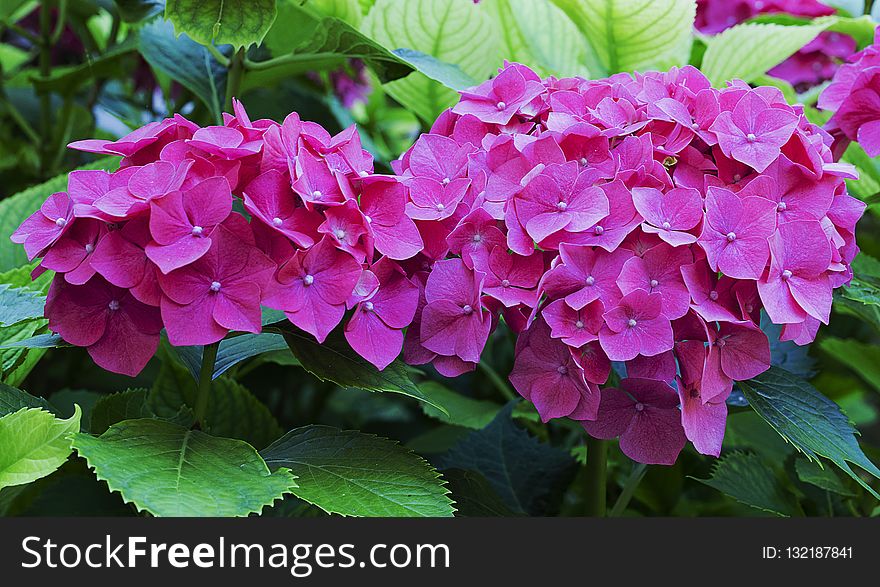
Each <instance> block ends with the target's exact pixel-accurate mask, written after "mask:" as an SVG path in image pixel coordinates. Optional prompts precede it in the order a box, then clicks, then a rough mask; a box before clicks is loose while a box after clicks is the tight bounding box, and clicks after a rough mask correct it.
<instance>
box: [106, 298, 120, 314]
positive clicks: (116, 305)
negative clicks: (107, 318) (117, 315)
mask: <svg viewBox="0 0 880 587" xmlns="http://www.w3.org/2000/svg"><path fill="white" fill-rule="evenodd" d="M107 307H108V308H110V311H111V312H115V311H116V310H118V309H119V300H110V303H109V304H107Z"/></svg>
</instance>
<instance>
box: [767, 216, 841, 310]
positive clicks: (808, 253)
mask: <svg viewBox="0 0 880 587" xmlns="http://www.w3.org/2000/svg"><path fill="white" fill-rule="evenodd" d="M770 250H771V253H772V254H771V261H770V269H769V271H768V272H767V273H766V274H765V275H764V277H763V278H762V279H761V280H760V281H758V292H759V294H760V295H761V301H762V302H763V303H764V308H765V309H766V310H767V315H768V316H769V317H770V320H772V321H773V322H775V323H776V324H790V323H797V322H803V320H804V319H805V318H806V317H807V316H808V315H809V316H812V317H813V318H815V319H816V320H819V321H821V322H823V323H824V324H828V318H829V315H830V313H831V284H830V283H829V282H828V275H827V273H826V271H827V270H828V267H829V265H830V264H831V246H830V245H829V243H828V238H827V237H826V236H825V232H824V231H823V230H822V226H821V225H820V224H819V223H818V222H816V221H815V220H798V221H795V222H789V223H787V224H783V225H782V226H780V227H779V230H778V231H777V233H776V234H775V235H773V238H772V239H770Z"/></svg>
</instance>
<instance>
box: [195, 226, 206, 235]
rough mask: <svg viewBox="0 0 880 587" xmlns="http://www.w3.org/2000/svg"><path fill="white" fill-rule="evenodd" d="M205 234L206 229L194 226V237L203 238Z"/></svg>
mask: <svg viewBox="0 0 880 587" xmlns="http://www.w3.org/2000/svg"><path fill="white" fill-rule="evenodd" d="M203 232H205V229H204V228H202V227H201V226H193V229H192V235H193V236H196V237H198V236H202V233H203Z"/></svg>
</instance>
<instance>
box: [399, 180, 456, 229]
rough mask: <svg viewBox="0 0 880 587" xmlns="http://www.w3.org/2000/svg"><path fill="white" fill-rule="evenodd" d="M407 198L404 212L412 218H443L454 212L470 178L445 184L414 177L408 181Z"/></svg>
mask: <svg viewBox="0 0 880 587" xmlns="http://www.w3.org/2000/svg"><path fill="white" fill-rule="evenodd" d="M408 186H409V199H410V201H409V202H407V204H406V213H407V215H408V216H409V217H410V218H412V219H413V220H443V219H444V218H449V217H450V216H452V215H453V214H454V213H455V210H456V208H458V204H459V203H460V202H461V200H462V199H463V198H464V195H465V193H466V192H467V189H468V187H469V186H470V180H468V179H456V180H454V181H450V182H446V183H445V184H444V183H442V182H440V181H437V180H436V179H431V178H429V177H416V178H413V179H412V180H410V181H409V182H408Z"/></svg>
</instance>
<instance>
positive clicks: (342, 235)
mask: <svg viewBox="0 0 880 587" xmlns="http://www.w3.org/2000/svg"><path fill="white" fill-rule="evenodd" d="M333 234H335V235H336V238H338V239H339V240H342V239H344V238H345V231H344V230H342V229H341V228H337V229H336V230H335V231H333Z"/></svg>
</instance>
